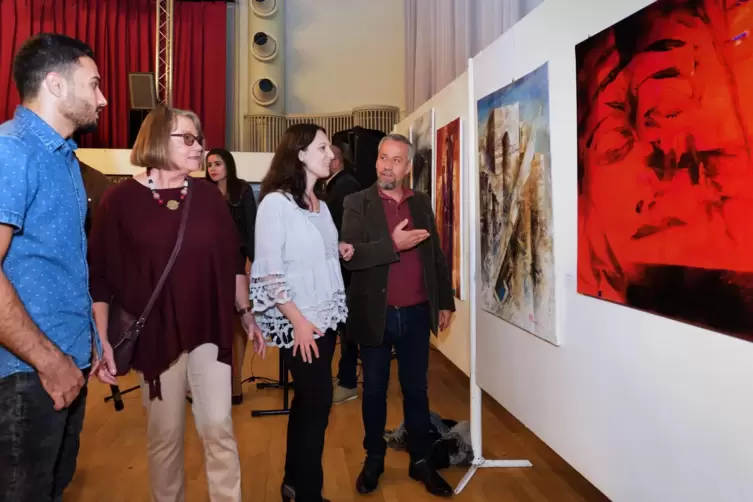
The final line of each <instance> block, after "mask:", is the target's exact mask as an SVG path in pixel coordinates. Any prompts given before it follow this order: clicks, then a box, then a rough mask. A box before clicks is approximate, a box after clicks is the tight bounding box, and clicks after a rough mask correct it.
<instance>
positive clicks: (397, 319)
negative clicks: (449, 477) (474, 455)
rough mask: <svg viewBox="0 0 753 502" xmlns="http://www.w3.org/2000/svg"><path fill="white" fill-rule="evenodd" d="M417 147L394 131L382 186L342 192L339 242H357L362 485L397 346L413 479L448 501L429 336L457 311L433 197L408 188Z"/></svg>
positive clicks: (355, 337)
mask: <svg viewBox="0 0 753 502" xmlns="http://www.w3.org/2000/svg"><path fill="white" fill-rule="evenodd" d="M412 150H413V146H412V145H411V143H410V141H409V140H408V139H407V138H406V137H405V136H402V135H399V134H390V135H387V136H385V137H384V138H383V139H382V141H381V143H380V144H379V155H378V157H377V163H376V170H377V177H378V179H377V183H376V184H375V185H373V186H372V187H370V188H368V189H366V190H364V191H361V192H358V193H356V194H353V195H350V196H348V197H346V198H345V210H344V215H343V229H342V234H341V240H342V241H344V242H347V243H350V244H352V245H353V248H354V252H353V257H352V259H351V260H350V261H349V262H347V263H346V264H345V266H346V267H347V268H348V269H350V271H351V272H352V276H351V282H350V287H349V289H348V293H347V298H348V309H349V314H348V322H347V323H348V337H349V338H350V339H351V340H352V341H354V342H357V343H358V344H359V345H360V350H361V363H362V367H363V388H364V390H363V422H364V428H365V431H366V434H365V438H364V448H365V449H366V462H365V464H364V466H363V470H362V471H361V473H360V475H359V476H358V479H357V481H356V488H357V489H358V491H359V492H360V493H369V492H372V491H374V490H375V489H376V488H377V485H378V482H379V477H380V476H381V474H382V472H383V471H384V455H385V453H386V449H387V445H386V443H385V440H384V437H383V434H384V427H385V425H386V422H387V386H388V383H389V376H390V361H391V357H392V349H393V347H394V349H395V353H396V355H397V361H398V370H399V371H398V375H399V378H400V387H401V389H402V392H403V413H404V415H405V425H406V429H407V431H408V436H409V451H410V457H411V463H410V468H409V471H408V472H409V475H410V477H411V478H413V479H415V480H417V481H421V482H422V483H423V484H424V485H425V486H426V489H427V490H428V491H429V492H430V493H432V494H434V495H439V496H445V497H449V496H451V495H452V488H451V487H450V486H449V485H448V484H447V482H445V480H444V479H442V478H441V476H439V474H438V473H437V472H436V470H435V469H434V467H433V466H431V465H429V463H428V461H427V459H428V458H429V455H430V453H431V438H430V436H429V431H430V429H431V423H430V418H429V399H428V396H427V386H428V366H429V337H430V335H429V333H430V331H433V332H434V333H438V332H439V331H442V330H444V329H445V328H447V326H448V325H449V322H450V318H451V316H452V312H453V311H454V310H455V300H454V298H453V293H452V283H451V280H450V274H449V271H448V269H447V264H446V262H445V258H444V254H443V253H442V250H441V249H440V243H439V236H438V234H437V227H436V222H435V218H434V212H433V211H432V207H431V199H430V198H429V196H428V195H426V194H423V193H418V192H413V191H412V190H411V189H409V188H407V187H404V186H403V185H404V184H403V180H404V179H405V177H406V176H407V175H408V173H409V172H410V169H411V159H412V158H413V151H412Z"/></svg>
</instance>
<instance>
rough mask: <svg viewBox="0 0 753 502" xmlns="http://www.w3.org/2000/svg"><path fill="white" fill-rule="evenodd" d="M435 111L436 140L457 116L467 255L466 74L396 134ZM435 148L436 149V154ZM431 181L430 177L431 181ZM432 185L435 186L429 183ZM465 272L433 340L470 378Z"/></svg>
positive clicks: (466, 268) (463, 239)
mask: <svg viewBox="0 0 753 502" xmlns="http://www.w3.org/2000/svg"><path fill="white" fill-rule="evenodd" d="M431 108H434V131H433V134H434V135H435V138H436V130H437V129H439V128H441V127H444V126H445V125H447V124H448V123H449V122H452V121H453V120H455V119H456V118H458V117H460V122H461V123H460V130H461V136H462V144H461V146H460V157H461V161H460V162H461V163H460V172H461V175H462V176H463V179H462V180H461V184H460V190H461V195H460V200H461V204H462V208H461V211H460V217H461V219H462V221H463V227H462V234H461V245H460V248H461V249H462V250H464V256H466V255H467V249H468V242H469V241H468V238H469V225H468V223H467V215H468V197H466V195H465V194H466V193H467V190H466V187H467V186H468V184H467V183H468V182H469V177H468V173H469V170H468V167H469V159H468V153H469V149H468V127H469V126H470V124H469V123H468V73H467V72H464V73H463V74H462V75H460V76H459V77H458V78H457V79H456V80H455V81H454V82H452V83H451V84H450V85H448V86H447V87H445V88H444V89H442V91H440V92H439V93H438V94H437V95H436V96H434V97H433V98H431V99H430V100H429V101H427V102H426V103H424V104H423V105H421V106H420V107H419V108H418V109H416V110H415V111H414V112H413V113H411V114H410V115H408V116H407V117H406V118H405V119H403V120H402V121H400V123H399V124H397V125H396V126H395V132H399V133H401V134H404V135H405V136H408V134H409V132H410V126H411V123H412V122H413V121H414V120H415V119H416V118H418V117H420V116H421V115H423V114H424V113H425V112H426V111H428V110H429V109H431ZM437 148H438V146H435V148H434V149H435V152H436V151H437ZM432 179H433V178H432ZM432 186H433V187H434V186H435V183H432ZM462 267H463V268H464V270H463V271H462V279H463V283H462V288H463V289H464V290H465V291H464V294H463V298H465V301H461V300H458V299H457V298H455V309H456V310H455V315H454V316H453V319H452V324H451V325H450V327H449V328H448V329H447V330H446V331H444V332H443V333H440V334H439V336H438V337H437V338H436V339H435V338H432V340H433V341H434V343H435V345H436V347H437V348H438V349H439V350H440V351H441V352H442V353H443V354H444V355H445V356H446V357H447V358H448V359H449V360H450V361H452V362H453V363H454V364H455V365H456V366H457V367H458V368H460V369H461V370H462V371H463V372H464V373H465V374H466V375H470V358H469V354H470V339H469V335H468V333H469V327H470V317H469V312H470V310H469V308H470V304H469V302H468V296H469V295H468V292H469V291H470V290H469V272H470V265H469V261H468V260H465V261H463V263H462Z"/></svg>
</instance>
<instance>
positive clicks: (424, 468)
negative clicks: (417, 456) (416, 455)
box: [408, 460, 452, 497]
mask: <svg viewBox="0 0 753 502" xmlns="http://www.w3.org/2000/svg"><path fill="white" fill-rule="evenodd" d="M408 476H410V477H411V479H415V480H416V481H420V482H422V483H423V484H424V486H425V487H426V491H427V492H429V493H431V494H432V495H436V496H437V497H452V487H451V486H450V485H449V484H448V483H447V481H445V480H444V479H442V476H440V475H439V473H438V472H437V471H436V470H435V469H434V468H433V467H431V466H430V465H429V463H428V462H427V461H426V460H421V461H420V462H416V463H414V462H411V464H410V467H409V468H408Z"/></svg>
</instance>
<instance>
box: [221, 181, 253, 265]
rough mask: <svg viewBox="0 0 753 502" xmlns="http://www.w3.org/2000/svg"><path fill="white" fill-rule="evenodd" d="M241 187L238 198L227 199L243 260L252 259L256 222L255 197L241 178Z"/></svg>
mask: <svg viewBox="0 0 753 502" xmlns="http://www.w3.org/2000/svg"><path fill="white" fill-rule="evenodd" d="M241 183H243V189H242V190H241V196H240V200H238V201H230V200H229V201H227V204H228V206H229V207H230V214H231V215H232V217H233V221H234V222H235V228H236V229H237V230H238V237H239V239H240V249H241V255H242V256H243V259H244V260H245V259H246V258H248V260H249V261H254V227H255V223H256V199H255V198H254V191H253V190H252V189H251V186H250V185H249V184H248V183H247V182H246V181H243V180H241Z"/></svg>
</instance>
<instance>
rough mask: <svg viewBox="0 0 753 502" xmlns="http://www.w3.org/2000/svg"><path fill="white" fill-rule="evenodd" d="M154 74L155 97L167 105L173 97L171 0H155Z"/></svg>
mask: <svg viewBox="0 0 753 502" xmlns="http://www.w3.org/2000/svg"><path fill="white" fill-rule="evenodd" d="M154 61H155V66H156V68H155V72H154V74H155V76H156V84H157V99H158V100H159V101H160V102H161V103H164V104H166V105H168V106H170V105H172V97H173V0H157V44H156V57H155V58H154Z"/></svg>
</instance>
